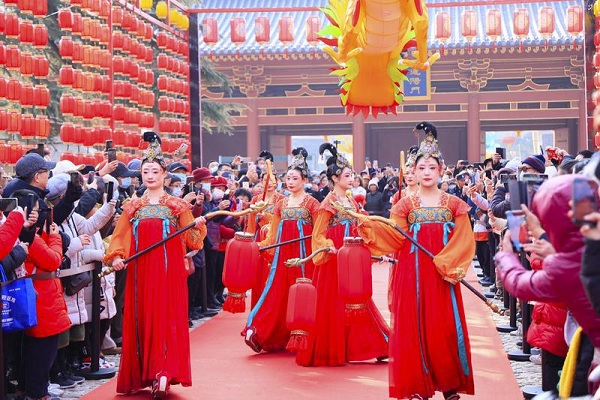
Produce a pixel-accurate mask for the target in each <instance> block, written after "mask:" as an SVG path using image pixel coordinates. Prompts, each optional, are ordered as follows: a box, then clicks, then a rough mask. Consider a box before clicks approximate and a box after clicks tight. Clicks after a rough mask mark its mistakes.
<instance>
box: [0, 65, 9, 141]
mask: <svg viewBox="0 0 600 400" xmlns="http://www.w3.org/2000/svg"><path fill="white" fill-rule="evenodd" d="M7 87H8V79H6V78H5V77H3V76H0V99H5V98H6V90H7ZM1 130H2V129H0V131H1Z"/></svg>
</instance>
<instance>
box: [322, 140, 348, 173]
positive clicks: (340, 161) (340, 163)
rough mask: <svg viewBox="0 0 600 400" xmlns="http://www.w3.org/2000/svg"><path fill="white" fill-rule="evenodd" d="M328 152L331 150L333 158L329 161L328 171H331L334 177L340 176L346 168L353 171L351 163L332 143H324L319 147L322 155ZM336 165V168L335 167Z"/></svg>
mask: <svg viewBox="0 0 600 400" xmlns="http://www.w3.org/2000/svg"><path fill="white" fill-rule="evenodd" d="M326 150H329V152H330V153H331V157H329V158H328V159H327V169H328V170H330V169H331V172H332V173H333V175H336V176H338V175H340V174H341V173H342V171H343V170H344V168H349V169H352V165H350V161H348V160H347V159H346V158H345V157H344V156H343V155H342V154H341V153H338V150H337V148H336V147H335V146H334V145H332V144H331V143H323V144H322V145H321V146H319V154H320V155H323V153H324V152H325V151H326ZM334 165H335V167H333V166H334ZM328 172H329V171H328Z"/></svg>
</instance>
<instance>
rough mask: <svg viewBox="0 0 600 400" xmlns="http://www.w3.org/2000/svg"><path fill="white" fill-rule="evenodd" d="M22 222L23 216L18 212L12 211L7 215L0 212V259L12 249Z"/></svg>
mask: <svg viewBox="0 0 600 400" xmlns="http://www.w3.org/2000/svg"><path fill="white" fill-rule="evenodd" d="M24 223H25V218H24V217H23V214H21V213H20V212H16V211H12V212H10V213H9V214H8V217H4V215H2V214H0V225H1V226H0V237H1V238H2V240H0V260H1V259H3V258H4V257H6V256H7V255H9V254H10V252H11V251H12V249H13V247H14V246H15V243H16V242H17V239H18V238H19V234H20V233H21V228H22V227H23V224H24Z"/></svg>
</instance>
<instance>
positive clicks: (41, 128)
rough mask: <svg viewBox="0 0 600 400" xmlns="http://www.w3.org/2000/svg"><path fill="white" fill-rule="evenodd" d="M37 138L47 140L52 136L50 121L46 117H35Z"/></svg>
mask: <svg viewBox="0 0 600 400" xmlns="http://www.w3.org/2000/svg"><path fill="white" fill-rule="evenodd" d="M35 136H37V137H39V138H47V137H48V136H50V120H49V119H48V117H47V116H45V115H38V116H37V117H35Z"/></svg>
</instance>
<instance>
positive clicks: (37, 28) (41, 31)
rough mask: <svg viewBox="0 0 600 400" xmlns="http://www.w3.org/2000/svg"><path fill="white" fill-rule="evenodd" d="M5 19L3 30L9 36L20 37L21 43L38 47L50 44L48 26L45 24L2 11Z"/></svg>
mask: <svg viewBox="0 0 600 400" xmlns="http://www.w3.org/2000/svg"><path fill="white" fill-rule="evenodd" d="M1 15H2V18H3V20H4V26H3V32H4V34H5V35H6V36H7V37H9V38H18V39H19V41H20V42H21V43H30V44H33V45H34V46H36V47H45V46H46V45H47V44H48V28H46V25H44V24H36V25H34V24H33V22H32V21H30V20H27V19H20V18H19V16H18V15H17V14H15V13H1Z"/></svg>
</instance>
